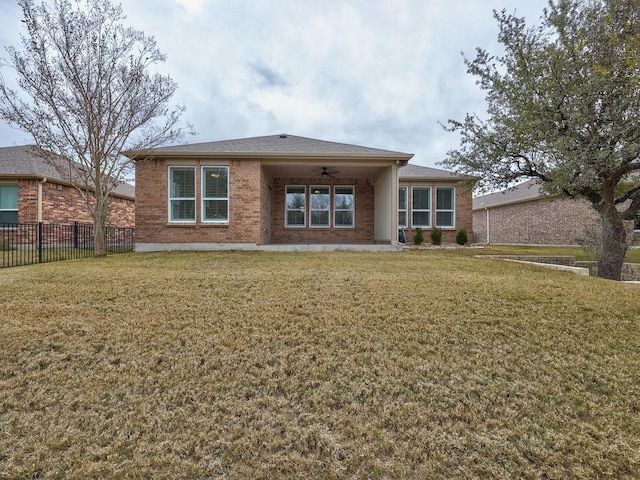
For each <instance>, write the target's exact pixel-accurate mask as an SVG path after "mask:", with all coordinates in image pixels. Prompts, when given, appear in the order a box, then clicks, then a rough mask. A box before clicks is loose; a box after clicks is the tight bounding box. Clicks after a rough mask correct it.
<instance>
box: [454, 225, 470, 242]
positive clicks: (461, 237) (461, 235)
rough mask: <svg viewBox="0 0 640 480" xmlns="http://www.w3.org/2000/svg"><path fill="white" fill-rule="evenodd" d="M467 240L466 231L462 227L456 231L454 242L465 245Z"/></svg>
mask: <svg viewBox="0 0 640 480" xmlns="http://www.w3.org/2000/svg"><path fill="white" fill-rule="evenodd" d="M468 241H469V238H468V237H467V231H466V230H465V229H464V228H462V229H460V230H458V232H457V233H456V243H457V244H458V245H466V244H467V242H468Z"/></svg>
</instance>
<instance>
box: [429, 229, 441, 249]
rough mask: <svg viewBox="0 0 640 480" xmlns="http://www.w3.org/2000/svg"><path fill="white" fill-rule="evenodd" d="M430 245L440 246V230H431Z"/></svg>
mask: <svg viewBox="0 0 640 480" xmlns="http://www.w3.org/2000/svg"><path fill="white" fill-rule="evenodd" d="M431 243H433V244H434V245H440V244H441V243H442V229H441V228H438V227H435V228H434V229H433V230H431Z"/></svg>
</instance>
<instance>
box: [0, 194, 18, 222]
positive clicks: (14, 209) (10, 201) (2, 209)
mask: <svg viewBox="0 0 640 480" xmlns="http://www.w3.org/2000/svg"><path fill="white" fill-rule="evenodd" d="M0 223H18V185H0Z"/></svg>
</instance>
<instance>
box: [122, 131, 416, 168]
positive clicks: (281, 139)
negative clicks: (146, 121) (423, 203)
mask: <svg viewBox="0 0 640 480" xmlns="http://www.w3.org/2000/svg"><path fill="white" fill-rule="evenodd" d="M177 154H179V155H180V156H183V157H185V156H191V157H195V156H225V157H240V156H248V157H288V158H304V157H309V158H311V157H322V158H327V157H355V158H381V159H398V160H405V161H408V160H409V159H411V158H412V157H413V154H412V153H403V152H394V151H391V150H381V149H378V148H369V147H363V146H360V145H351V144H348V143H338V142H328V141H326V140H318V139H315V138H307V137H298V136H295V135H289V134H287V133H282V134H279V135H267V136H263V137H250V138H238V139H234V140H221V141H217V142H205V143H192V144H186V145H174V146H168V147H160V148H154V149H151V150H143V151H131V152H128V153H127V156H129V157H131V158H134V157H141V156H155V157H164V156H172V155H177Z"/></svg>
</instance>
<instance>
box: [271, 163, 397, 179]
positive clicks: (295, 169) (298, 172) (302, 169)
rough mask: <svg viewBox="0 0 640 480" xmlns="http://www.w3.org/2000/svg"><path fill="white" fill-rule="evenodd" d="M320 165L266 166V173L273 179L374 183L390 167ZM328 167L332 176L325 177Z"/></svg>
mask: <svg viewBox="0 0 640 480" xmlns="http://www.w3.org/2000/svg"><path fill="white" fill-rule="evenodd" d="M321 162H322V161H320V162H318V164H295V165H292V164H288V165H265V167H264V168H265V173H266V174H267V175H268V176H269V177H271V178H317V179H318V180H319V181H320V180H323V181H326V180H327V179H338V180H339V179H343V178H344V179H346V178H366V179H369V180H371V181H374V180H375V179H376V178H378V176H379V175H380V174H381V173H382V172H383V171H384V170H385V169H386V168H389V165H384V166H383V165H345V164H335V163H333V164H332V163H331V162H324V163H321ZM323 167H326V169H327V172H329V173H330V174H331V175H330V176H326V175H325V176H323V175H322V174H321V173H322V169H323Z"/></svg>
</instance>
